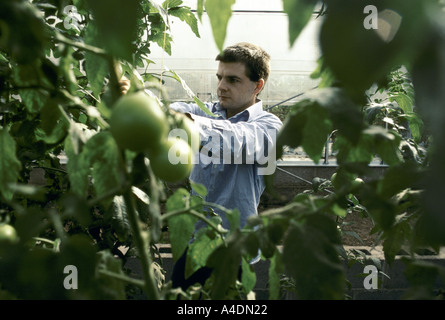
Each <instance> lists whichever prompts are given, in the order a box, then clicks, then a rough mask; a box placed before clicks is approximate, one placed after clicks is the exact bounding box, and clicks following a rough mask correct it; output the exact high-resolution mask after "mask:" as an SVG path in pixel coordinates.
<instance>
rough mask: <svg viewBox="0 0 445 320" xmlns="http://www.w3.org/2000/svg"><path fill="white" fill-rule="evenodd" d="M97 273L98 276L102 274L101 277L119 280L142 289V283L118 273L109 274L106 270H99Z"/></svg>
mask: <svg viewBox="0 0 445 320" xmlns="http://www.w3.org/2000/svg"><path fill="white" fill-rule="evenodd" d="M98 272H99V273H100V274H102V275H105V276H107V277H111V278H114V279H117V280H121V281H123V282H126V283H129V284H133V285H135V286H137V287H139V288H144V281H141V280H138V279H133V278H130V277H128V276H126V275H124V274H119V273H116V272H111V271H108V270H99V271H98Z"/></svg>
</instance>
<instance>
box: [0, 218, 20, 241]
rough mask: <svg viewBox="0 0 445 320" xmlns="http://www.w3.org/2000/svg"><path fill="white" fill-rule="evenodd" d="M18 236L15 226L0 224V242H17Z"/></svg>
mask: <svg viewBox="0 0 445 320" xmlns="http://www.w3.org/2000/svg"><path fill="white" fill-rule="evenodd" d="M18 241H19V237H18V235H17V231H16V230H15V228H14V227H13V226H11V225H9V224H6V223H3V224H1V225H0V243H17V242H18Z"/></svg>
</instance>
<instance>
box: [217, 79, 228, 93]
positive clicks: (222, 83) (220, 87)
mask: <svg viewBox="0 0 445 320" xmlns="http://www.w3.org/2000/svg"><path fill="white" fill-rule="evenodd" d="M217 89H218V90H220V91H226V89H227V86H226V82H225V81H224V79H221V80H220V81H219V82H218V87H217Z"/></svg>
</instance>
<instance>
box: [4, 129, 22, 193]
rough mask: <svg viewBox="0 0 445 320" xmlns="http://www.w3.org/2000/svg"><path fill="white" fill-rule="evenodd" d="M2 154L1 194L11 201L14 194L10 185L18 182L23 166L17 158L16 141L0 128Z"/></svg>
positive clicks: (5, 130)
mask: <svg viewBox="0 0 445 320" xmlns="http://www.w3.org/2000/svg"><path fill="white" fill-rule="evenodd" d="M0 153H1V154H0V193H1V195H2V196H3V197H4V198H5V199H6V200H11V199H12V197H13V192H12V190H11V189H10V188H9V184H10V183H16V182H17V180H18V178H19V176H20V169H21V168H22V164H21V162H20V161H19V160H18V159H17V156H16V145H15V141H14V139H13V138H12V137H11V135H10V134H9V132H8V131H7V129H5V128H0Z"/></svg>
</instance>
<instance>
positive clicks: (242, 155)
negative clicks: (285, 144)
mask: <svg viewBox="0 0 445 320" xmlns="http://www.w3.org/2000/svg"><path fill="white" fill-rule="evenodd" d="M192 118H193V120H194V121H195V124H196V125H197V126H198V128H199V131H200V134H201V146H202V149H201V155H204V156H208V157H211V160H212V161H213V163H221V162H222V163H230V164H253V163H258V164H260V165H264V164H266V163H267V162H268V161H269V160H273V161H275V160H276V159H275V154H272V153H275V144H276V138H277V134H278V130H279V129H280V128H281V126H282V123H281V121H280V120H279V119H278V118H277V117H275V116H274V115H271V114H266V113H265V115H263V116H260V117H258V118H256V119H254V120H252V121H239V122H237V123H232V122H230V121H229V120H223V119H211V118H207V117H203V116H200V115H196V114H195V115H192ZM272 157H273V159H272ZM218 161H219V162H218Z"/></svg>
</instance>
